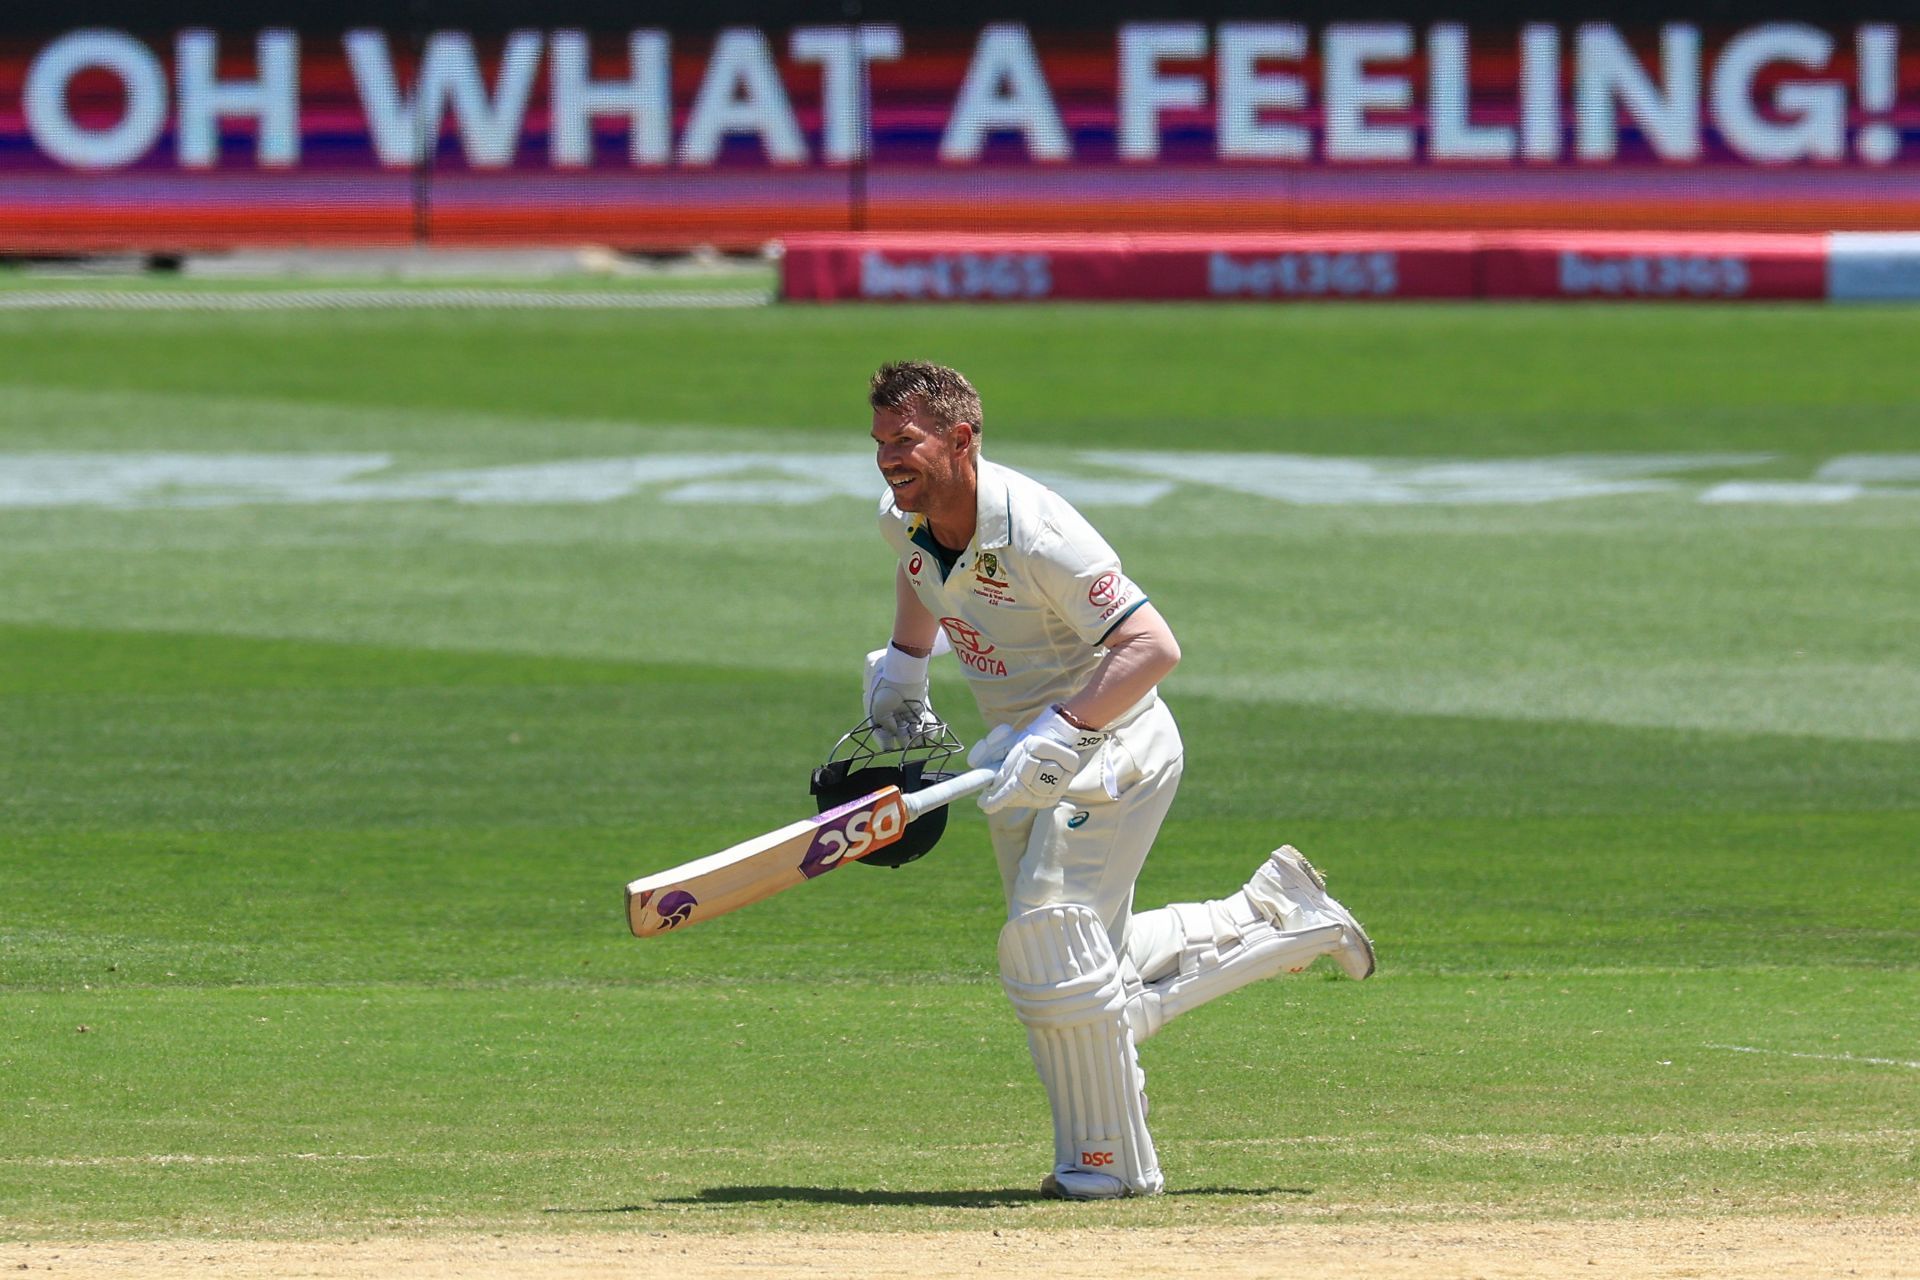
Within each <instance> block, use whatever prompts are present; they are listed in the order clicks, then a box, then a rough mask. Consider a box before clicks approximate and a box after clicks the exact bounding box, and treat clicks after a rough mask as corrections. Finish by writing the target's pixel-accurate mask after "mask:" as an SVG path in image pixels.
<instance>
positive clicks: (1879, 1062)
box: [1706, 1044, 1920, 1071]
mask: <svg viewBox="0 0 1920 1280" xmlns="http://www.w3.org/2000/svg"><path fill="white" fill-rule="evenodd" d="M1706 1048H1709V1049H1724V1050H1726V1051H1727V1052H1728V1053H1764V1054H1767V1055H1769V1056H1771V1057H1776V1058H1813V1059H1815V1060H1817V1061H1820V1062H1864V1063H1868V1064H1870V1065H1872V1066H1876V1067H1909V1068H1911V1069H1913V1070H1916V1071H1920V1062H1909V1061H1908V1060H1907V1059H1905V1058H1866V1057H1861V1056H1860V1055H1858V1054H1852V1053H1794V1052H1792V1051H1791V1050H1788V1049H1760V1048H1756V1047H1754V1046H1753V1045H1750V1044H1710V1045H1707V1046H1706Z"/></svg>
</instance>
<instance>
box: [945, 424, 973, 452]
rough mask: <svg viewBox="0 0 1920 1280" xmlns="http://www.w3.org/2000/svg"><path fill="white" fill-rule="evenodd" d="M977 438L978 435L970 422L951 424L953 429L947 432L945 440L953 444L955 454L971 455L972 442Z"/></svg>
mask: <svg viewBox="0 0 1920 1280" xmlns="http://www.w3.org/2000/svg"><path fill="white" fill-rule="evenodd" d="M979 437H980V433H979V432H978V431H976V430H975V429H974V426H973V424H972V423H971V422H956V423H954V424H953V429H952V430H950V431H948V432H947V438H948V439H949V440H951V441H952V442H953V448H954V452H955V453H971V452H972V451H973V442H974V441H975V440H977V439H979Z"/></svg>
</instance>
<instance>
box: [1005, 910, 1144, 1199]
mask: <svg viewBox="0 0 1920 1280" xmlns="http://www.w3.org/2000/svg"><path fill="white" fill-rule="evenodd" d="M1000 980H1001V983H1002V985H1003V986H1004V987H1005V988H1006V992H1007V998H1008V999H1010V1000H1011V1001H1013V1007H1014V1011H1015V1012H1016V1013H1017V1014H1018V1015H1019V1016H1020V1021H1021V1022H1022V1023H1023V1024H1025V1026H1026V1028H1027V1047H1028V1048H1029V1049H1030V1050H1032V1052H1033V1063H1034V1067H1035V1069H1036V1070H1037V1071H1038V1072H1039V1074H1040V1082H1041V1083H1042V1084H1043V1085H1045V1086H1046V1090H1047V1099H1048V1101H1049V1102H1051V1103H1052V1104H1053V1140H1054V1173H1055V1174H1056V1175H1057V1176H1058V1177H1059V1179H1060V1181H1061V1182H1062V1183H1063V1184H1065V1185H1067V1186H1069V1187H1072V1188H1075V1189H1076V1190H1079V1191H1082V1192H1084V1193H1085V1194H1088V1195H1100V1194H1106V1195H1153V1194H1155V1193H1157V1192H1158V1191H1159V1190H1160V1189H1161V1187H1162V1185H1163V1183H1162V1179H1161V1177H1160V1161H1159V1158H1158V1157H1157V1156H1156V1155H1155V1154H1154V1150H1153V1138H1152V1136H1151V1135H1150V1134H1149V1133H1148V1132H1147V1098H1146V1094H1145V1092H1144V1091H1143V1087H1144V1084H1145V1079H1146V1077H1145V1076H1144V1074H1143V1073H1142V1072H1141V1070H1140V1063H1139V1059H1138V1057H1137V1055H1136V1054H1135V1052H1134V1039H1133V1030H1132V1027H1131V1025H1130V1023H1129V1020H1128V1016H1127V993H1126V989H1125V986H1124V984H1123V983H1122V980H1121V974H1120V962H1119V960H1118V959H1117V958H1116V957H1115V955H1114V952H1113V944H1112V943H1111V942H1110V941H1109V940H1108V938H1107V930H1106V927H1105V926H1104V925H1102V924H1101V923H1100V917H1099V916H1098V915H1096V914H1095V913H1094V912H1093V911H1092V910H1091V909H1089V908H1087V907H1082V906H1072V905H1065V906H1051V907H1041V908H1039V909H1038V910H1035V911H1028V912H1025V913H1023V914H1021V915H1018V916H1016V917H1014V918H1013V919H1012V920H1011V921H1009V922H1008V923H1007V926H1006V928H1004V929H1002V930H1001V931H1000ZM1100 1175H1104V1176H1105V1177H1104V1178H1102V1177H1101V1176H1100ZM1105 1179H1112V1180H1114V1185H1113V1186H1112V1187H1111V1189H1109V1190H1106V1191H1104V1192H1103V1191H1101V1190H1099V1188H1101V1187H1103V1186H1105V1185H1106V1184H1105Z"/></svg>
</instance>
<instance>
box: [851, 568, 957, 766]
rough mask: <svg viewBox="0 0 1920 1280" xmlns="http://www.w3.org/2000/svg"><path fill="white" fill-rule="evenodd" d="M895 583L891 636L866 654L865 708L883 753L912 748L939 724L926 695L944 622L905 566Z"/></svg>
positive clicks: (896, 576)
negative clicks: (925, 600) (917, 592)
mask: <svg viewBox="0 0 1920 1280" xmlns="http://www.w3.org/2000/svg"><path fill="white" fill-rule="evenodd" d="M893 584H894V593H893V639H892V641H891V642H890V643H889V644H888V645H887V647H886V648H884V649H875V650H874V651H873V652H872V653H870V654H868V655H867V672H866V703H865V707H866V713H867V719H869V720H871V721H873V727H874V740H875V741H876V742H877V743H878V744H879V745H880V748H881V750H883V751H897V750H899V749H900V748H902V747H909V746H913V745H915V744H916V743H918V742H920V741H922V740H923V739H924V737H925V736H926V735H928V734H931V733H934V732H936V731H937V729H938V727H939V723H940V718H939V717H938V716H936V715H934V713H933V701H932V699H931V698H930V697H929V696H928V693H927V663H928V661H929V659H931V658H932V656H933V642H934V637H935V636H936V635H937V634H938V633H939V630H940V624H939V623H938V622H936V621H935V620H934V617H933V615H932V614H931V613H928V612H927V607H926V606H925V605H923V604H921V603H920V597H918V596H916V595H915V594H914V593H913V583H912V582H911V581H909V580H908V578H907V571H906V570H905V569H904V568H903V569H900V570H898V571H897V573H896V574H895V576H894V580H893Z"/></svg>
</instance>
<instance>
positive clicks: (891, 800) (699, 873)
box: [627, 769, 994, 938]
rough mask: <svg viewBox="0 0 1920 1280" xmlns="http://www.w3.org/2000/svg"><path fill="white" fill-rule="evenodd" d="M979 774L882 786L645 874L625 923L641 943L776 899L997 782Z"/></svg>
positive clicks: (630, 898)
mask: <svg viewBox="0 0 1920 1280" xmlns="http://www.w3.org/2000/svg"><path fill="white" fill-rule="evenodd" d="M993 777H994V771H993V770H992V769H973V770H969V771H968V772H966V773H962V774H959V775H957V776H955V777H952V778H948V779H946V780H945V781H943V782H936V783H934V784H933V785H932V786H930V787H925V788H923V789H921V790H919V791H911V792H903V791H901V790H900V788H898V787H882V788H880V790H878V791H875V792H873V793H871V794H869V795H864V796H861V797H860V798H859V799H858V800H850V801H848V802H847V803H846V804H843V805H840V806H839V807H838V808H834V809H829V810H827V811H826V812H825V813H822V814H818V815H816V816H814V817H811V818H806V819H804V820H802V821H800V822H794V823H789V824H788V825H787V826H784V827H781V828H780V829H779V830H778V831H769V832H767V833H766V834H765V835H763V836H755V837H754V838H753V839H751V840H748V841H745V842H743V843H741V844H737V845H734V846H733V847H732V848H731V849H722V850H721V851H720V852H718V853H710V854H708V855H707V856H706V857H704V858H695V859H694V860H693V861H692V862H686V863H682V864H681V865H680V866H677V867H669V868H668V869H667V870H665V871H657V872H655V873H654V874H652V875H650V876H642V877H640V878H639V879H638V880H635V881H634V882H633V883H632V884H629V885H628V886H627V925H628V927H630V928H631V929H632V930H633V936H634V937H636V938H651V937H653V936H654V935H655V934H659V933H666V932H668V931H669V930H672V929H678V928H683V927H685V926H687V925H695V924H699V923H700V922H701V921H703V920H711V919H713V917H715V916H723V915H725V914H727V912H729V911H738V910H739V909H740V908H741V907H745V906H750V905H751V904H753V903H756V902H758V901H760V900H761V899H762V898H770V897H772V896H773V895H774V894H776V893H780V892H781V891H783V890H786V889H791V888H793V887H794V886H795V885H798V884H805V883H806V882H807V881H809V880H812V879H813V878H815V877H816V876H823V875H825V874H826V873H827V872H829V871H831V870H833V869H834V868H835V867H837V866H840V865H842V864H843V863H847V862H853V861H856V860H858V859H860V858H864V857H866V856H867V855H868V854H870V853H872V852H873V851H874V850H876V849H884V848H886V846H888V845H890V844H892V843H893V842H894V841H895V840H898V839H899V838H900V836H901V834H902V833H904V832H905V831H906V829H907V824H908V823H909V822H912V821H913V820H914V819H915V818H917V817H919V816H920V815H921V814H923V813H925V812H927V811H928V810H930V809H937V808H939V807H940V806H941V805H943V804H950V803H952V802H953V801H955V800H958V799H959V798H960V797H962V796H969V795H972V794H973V793H974V792H976V791H979V790H981V789H983V788H984V787H985V786H986V785H987V784H988V783H989V782H992V781H993Z"/></svg>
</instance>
